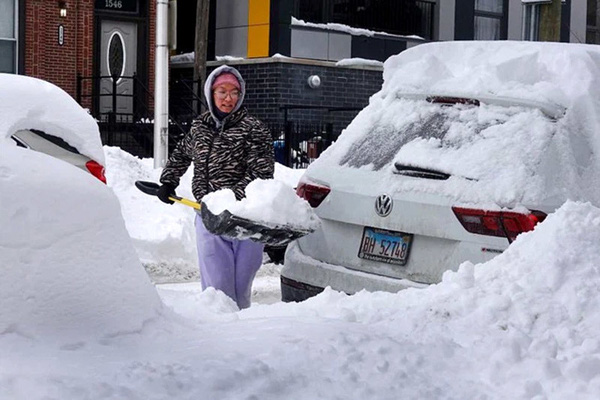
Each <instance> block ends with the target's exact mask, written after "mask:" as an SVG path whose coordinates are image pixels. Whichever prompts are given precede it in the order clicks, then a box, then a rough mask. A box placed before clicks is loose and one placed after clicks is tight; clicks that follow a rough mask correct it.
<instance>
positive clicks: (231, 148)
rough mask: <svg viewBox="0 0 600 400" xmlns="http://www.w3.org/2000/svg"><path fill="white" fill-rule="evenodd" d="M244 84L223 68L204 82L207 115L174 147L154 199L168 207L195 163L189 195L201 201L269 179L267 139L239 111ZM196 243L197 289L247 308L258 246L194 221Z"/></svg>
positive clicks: (262, 129) (271, 164)
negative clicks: (212, 290)
mask: <svg viewBox="0 0 600 400" xmlns="http://www.w3.org/2000/svg"><path fill="white" fill-rule="evenodd" d="M245 86H246V84H245V82H244V80H243V79H242V76H241V75H240V73H239V72H238V71H237V70H236V69H235V68H232V67H229V66H227V65H223V66H221V67H219V68H217V69H215V70H214V71H213V72H212V73H211V74H210V75H209V76H208V78H207V80H206V84H205V86H204V96H205V97H206V101H207V104H208V111H206V112H205V113H203V114H202V115H200V117H198V118H197V119H196V120H195V121H194V122H193V123H192V127H191V129H190V131H189V133H188V134H186V135H185V137H184V138H183V139H182V140H181V141H180V142H179V143H178V144H177V146H176V148H175V150H174V151H173V153H172V154H171V156H170V157H169V160H168V162H167V164H166V166H165V168H164V170H163V172H162V174H161V177H160V182H161V183H162V186H161V187H160V188H159V190H158V194H157V195H158V197H159V199H161V200H162V201H163V202H165V203H168V204H172V203H173V201H172V200H170V199H169V197H171V196H175V188H176V187H177V186H178V185H179V179H180V178H181V176H182V175H183V174H184V173H185V172H186V171H187V169H188V167H189V165H190V164H191V163H192V162H193V163H194V178H193V180H192V192H193V193H194V197H195V198H196V199H197V200H198V201H200V200H201V199H202V198H203V197H204V196H205V195H207V194H208V193H211V192H214V191H217V190H220V189H231V190H232V191H233V193H234V194H235V197H236V198H237V199H238V200H239V199H241V198H243V197H244V189H245V188H246V186H247V185H248V184H249V183H250V182H252V181H253V180H255V179H269V178H272V177H273V171H274V155H273V142H272V138H271V134H270V132H269V130H268V129H267V127H266V126H265V125H264V124H263V123H262V122H261V121H259V120H258V119H256V118H255V117H253V116H251V115H249V114H248V111H247V110H246V109H245V108H243V107H242V102H243V100H244V94H245ZM195 223H196V240H197V246H198V261H199V266H200V275H201V282H202V288H203V289H206V288H207V287H209V286H210V287H214V288H216V289H218V290H221V291H222V292H224V293H225V294H226V295H227V296H229V297H231V298H232V299H233V300H234V301H235V302H236V303H237V305H238V307H239V308H240V309H241V308H247V307H249V306H250V295H251V289H252V280H253V279H254V276H255V274H256V272H257V271H258V269H259V268H260V266H261V264H262V254H263V247H264V245H263V244H262V243H257V242H254V241H251V240H236V239H231V238H227V237H224V236H220V235H215V234H213V233H211V232H210V231H208V230H207V229H206V227H205V226H204V223H203V222H202V219H201V218H200V216H199V215H197V216H196V221H195Z"/></svg>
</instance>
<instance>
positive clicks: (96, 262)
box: [0, 146, 162, 344]
mask: <svg viewBox="0 0 600 400" xmlns="http://www.w3.org/2000/svg"><path fill="white" fill-rule="evenodd" d="M0 188H1V189H0V204H2V210H1V212H0V226H1V227H2V229H1V230H0V267H1V268H2V279H1V280H0V304H1V305H2V307H1V308H0V333H2V334H14V335H19V336H23V337H28V338H36V339H42V338H43V339H44V340H45V341H48V342H56V343H58V344H71V343H74V342H79V341H82V340H83V341H85V340H87V339H91V338H102V337H106V336H107V335H115V334H118V333H120V332H127V331H129V332H132V331H137V330H140V329H141V328H142V326H143V324H144V323H145V322H146V321H148V320H150V319H154V318H156V317H157V316H158V315H159V313H160V310H161V309H162V305H161V302H160V300H159V298H158V296H157V294H156V291H155V290H154V288H153V286H152V284H151V283H150V280H149V279H148V276H147V275H146V273H145V272H144V269H143V268H142V266H141V265H140V263H139V260H138V259H137V257H136V254H135V251H134V250H133V248H132V246H131V244H130V241H129V237H128V236H127V231H126V230H125V226H124V224H123V219H122V217H121V214H120V212H119V204H118V202H117V199H116V198H115V196H114V195H113V193H112V192H111V191H110V189H108V188H107V187H106V186H105V185H104V184H102V183H101V182H100V181H98V180H97V179H96V178H94V177H92V176H91V175H90V174H88V173H86V172H84V171H81V170H79V169H78V168H75V167H73V166H71V165H69V164H66V163H64V162H63V161H59V160H57V159H54V158H52V157H49V156H47V155H45V154H41V153H37V152H33V151H31V150H27V149H22V148H18V147H12V146H0Z"/></svg>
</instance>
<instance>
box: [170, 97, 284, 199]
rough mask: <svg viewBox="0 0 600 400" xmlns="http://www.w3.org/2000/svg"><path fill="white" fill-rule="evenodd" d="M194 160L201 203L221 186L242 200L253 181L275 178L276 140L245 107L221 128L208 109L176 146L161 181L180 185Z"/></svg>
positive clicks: (194, 188)
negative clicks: (182, 177) (203, 198)
mask: <svg viewBox="0 0 600 400" xmlns="http://www.w3.org/2000/svg"><path fill="white" fill-rule="evenodd" d="M192 162H193V163H194V177H193V179H192V192H193V193H194V197H195V198H196V200H197V201H198V202H200V201H201V200H202V197H204V196H205V195H206V194H208V193H211V192H214V191H216V190H219V189H231V190H233V192H234V193H235V197H236V198H237V199H238V200H240V199H242V198H243V197H244V189H245V188H246V186H247V185H248V184H249V183H250V182H252V181H253V180H255V179H258V178H260V179H269V178H272V177H273V172H274V165H275V161H274V153H273V140H272V138H271V134H270V132H269V129H268V128H267V127H266V126H265V125H264V124H263V123H262V122H261V121H259V120H258V119H256V118H255V117H253V116H251V115H249V114H248V112H247V110H246V109H245V108H241V109H239V110H237V111H234V112H233V113H231V114H230V115H229V116H228V117H227V118H226V119H225V120H223V123H222V124H221V126H220V127H217V125H216V123H215V121H214V119H213V118H212V116H211V113H210V112H209V111H207V112H205V113H203V114H202V115H201V116H200V117H199V118H197V119H196V120H195V121H194V122H193V123H192V126H191V128H190V131H189V133H188V134H186V135H185V136H184V138H183V139H182V140H181V141H180V142H179V143H178V144H177V146H176V147H175V150H174V151H173V152H172V154H171V156H170V157H169V160H168V161H167V165H166V166H165V168H164V169H163V171H162V174H161V176H160V182H161V183H163V184H170V185H173V186H174V187H177V186H178V185H179V179H180V178H181V176H182V175H183V174H184V173H185V172H186V171H187V169H188V167H189V165H190V163H192Z"/></svg>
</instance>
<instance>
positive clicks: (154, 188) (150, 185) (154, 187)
mask: <svg viewBox="0 0 600 400" xmlns="http://www.w3.org/2000/svg"><path fill="white" fill-rule="evenodd" d="M135 187H136V188H138V189H140V190H141V191H142V192H143V193H146V194H149V195H151V196H156V195H157V194H158V189H159V188H160V185H159V184H158V183H155V182H148V181H135Z"/></svg>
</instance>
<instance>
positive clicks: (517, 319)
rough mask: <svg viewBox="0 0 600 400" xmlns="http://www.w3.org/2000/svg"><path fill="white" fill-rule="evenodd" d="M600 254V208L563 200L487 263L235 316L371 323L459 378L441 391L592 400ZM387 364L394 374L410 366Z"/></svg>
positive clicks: (428, 366)
mask: <svg viewBox="0 0 600 400" xmlns="http://www.w3.org/2000/svg"><path fill="white" fill-rule="evenodd" d="M598 254H600V209H598V208H596V207H594V206H592V205H590V204H589V203H574V202H567V203H566V204H565V205H564V206H563V207H561V208H560V209H559V210H558V211H557V212H556V213H554V214H552V215H550V216H549V217H548V218H547V219H546V220H545V221H544V222H543V223H542V224H540V225H538V226H537V227H536V229H535V230H534V231H532V232H529V233H525V234H522V235H520V236H519V237H518V238H517V240H516V241H515V242H514V243H513V244H512V245H511V246H510V247H509V248H508V249H507V250H506V251H505V252H504V253H503V254H501V255H499V256H497V257H496V258H494V259H492V260H490V261H488V262H487V263H484V264H478V265H473V264H471V263H468V262H467V263H464V264H463V265H461V266H460V268H459V270H458V272H452V271H448V272H446V273H445V275H444V278H443V281H442V282H441V283H440V284H437V285H433V286H430V287H429V288H427V289H407V290H405V291H402V292H399V293H397V294H389V293H367V292H361V293H358V294H356V295H354V296H351V297H348V296H346V295H344V294H341V293H337V292H333V291H331V290H326V291H325V292H324V293H323V294H321V295H319V296H317V297H315V298H312V299H309V300H307V301H306V302H304V303H300V304H294V305H290V304H276V305H272V306H268V307H267V306H258V307H252V308H250V309H248V310H246V311H243V312H242V313H240V316H242V317H243V318H248V319H253V318H259V317H260V318H264V317H265V316H268V317H270V318H275V317H282V318H285V317H286V316H289V315H294V316H295V317H296V318H302V317H309V316H310V317H316V316H318V317H320V318H326V319H335V320H343V321H348V322H357V323H360V324H367V325H368V326H369V328H370V330H371V331H372V332H378V334H380V335H383V336H387V335H389V337H394V338H395V339H396V340H397V341H398V342H397V344H398V348H397V349H395V350H392V349H389V350H388V351H391V352H398V353H402V354H404V356H405V357H408V359H414V358H413V357H420V358H421V361H420V362H419V364H418V368H419V371H420V376H421V375H422V374H425V375H428V376H429V377H430V379H432V380H433V378H434V377H436V376H437V377H439V375H440V374H441V375H445V376H448V375H450V376H452V375H454V376H455V377H456V378H455V381H456V384H452V383H450V387H451V388H447V389H444V388H442V392H443V393H444V394H445V395H447V398H476V397H478V395H482V396H483V395H484V394H485V395H488V396H490V397H491V398H494V399H496V398H497V399H504V398H528V399H530V398H538V397H539V398H571V397H572V396H574V395H575V393H577V398H585V399H593V398H595V397H596V396H597V393H598V392H599V391H600V337H599V336H598V332H597V327H598V326H600V297H599V296H598V293H599V292H600V263H598ZM427 346H438V347H437V349H436V351H439V352H440V354H443V357H442V358H443V364H442V365H443V366H442V367H440V365H439V364H438V363H439V362H441V361H442V360H441V359H440V354H438V355H437V356H434V355H433V354H431V353H429V352H422V347H427ZM410 354H412V356H411V355H410ZM417 354H418V355H417ZM465 355H466V358H464V356H465ZM398 356H400V354H398ZM405 359H406V358H405ZM373 361H374V362H375V360H373ZM379 362H380V363H381V361H379ZM457 365H460V368H456V366H457ZM388 367H389V368H397V369H398V370H396V373H397V374H399V373H400V372H399V371H406V372H407V373H408V371H407V370H408V369H409V368H407V367H404V366H402V365H398V364H396V365H394V366H393V367H392V366H388ZM440 368H441V369H440ZM409 375H410V374H409ZM469 376H470V377H475V381H477V382H478V385H483V386H480V387H478V386H472V387H471V388H470V389H469V388H463V389H461V388H460V386H461V384H460V383H459V382H463V383H464V382H465V381H466V380H467V377H469ZM439 383H440V382H439V381H438V384H439ZM406 384H407V385H408V386H409V387H410V386H412V385H414V384H411V383H409V382H408V381H406ZM406 390H407V391H408V390H409V389H406ZM461 391H462V395H461V394H460V393H461ZM399 393H406V391H403V390H402V389H401V390H400V392H399ZM536 396H538V397H536ZM398 397H402V396H398ZM425 397H427V396H425ZM442 397H444V396H442ZM427 398H439V397H438V396H433V397H427Z"/></svg>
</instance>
